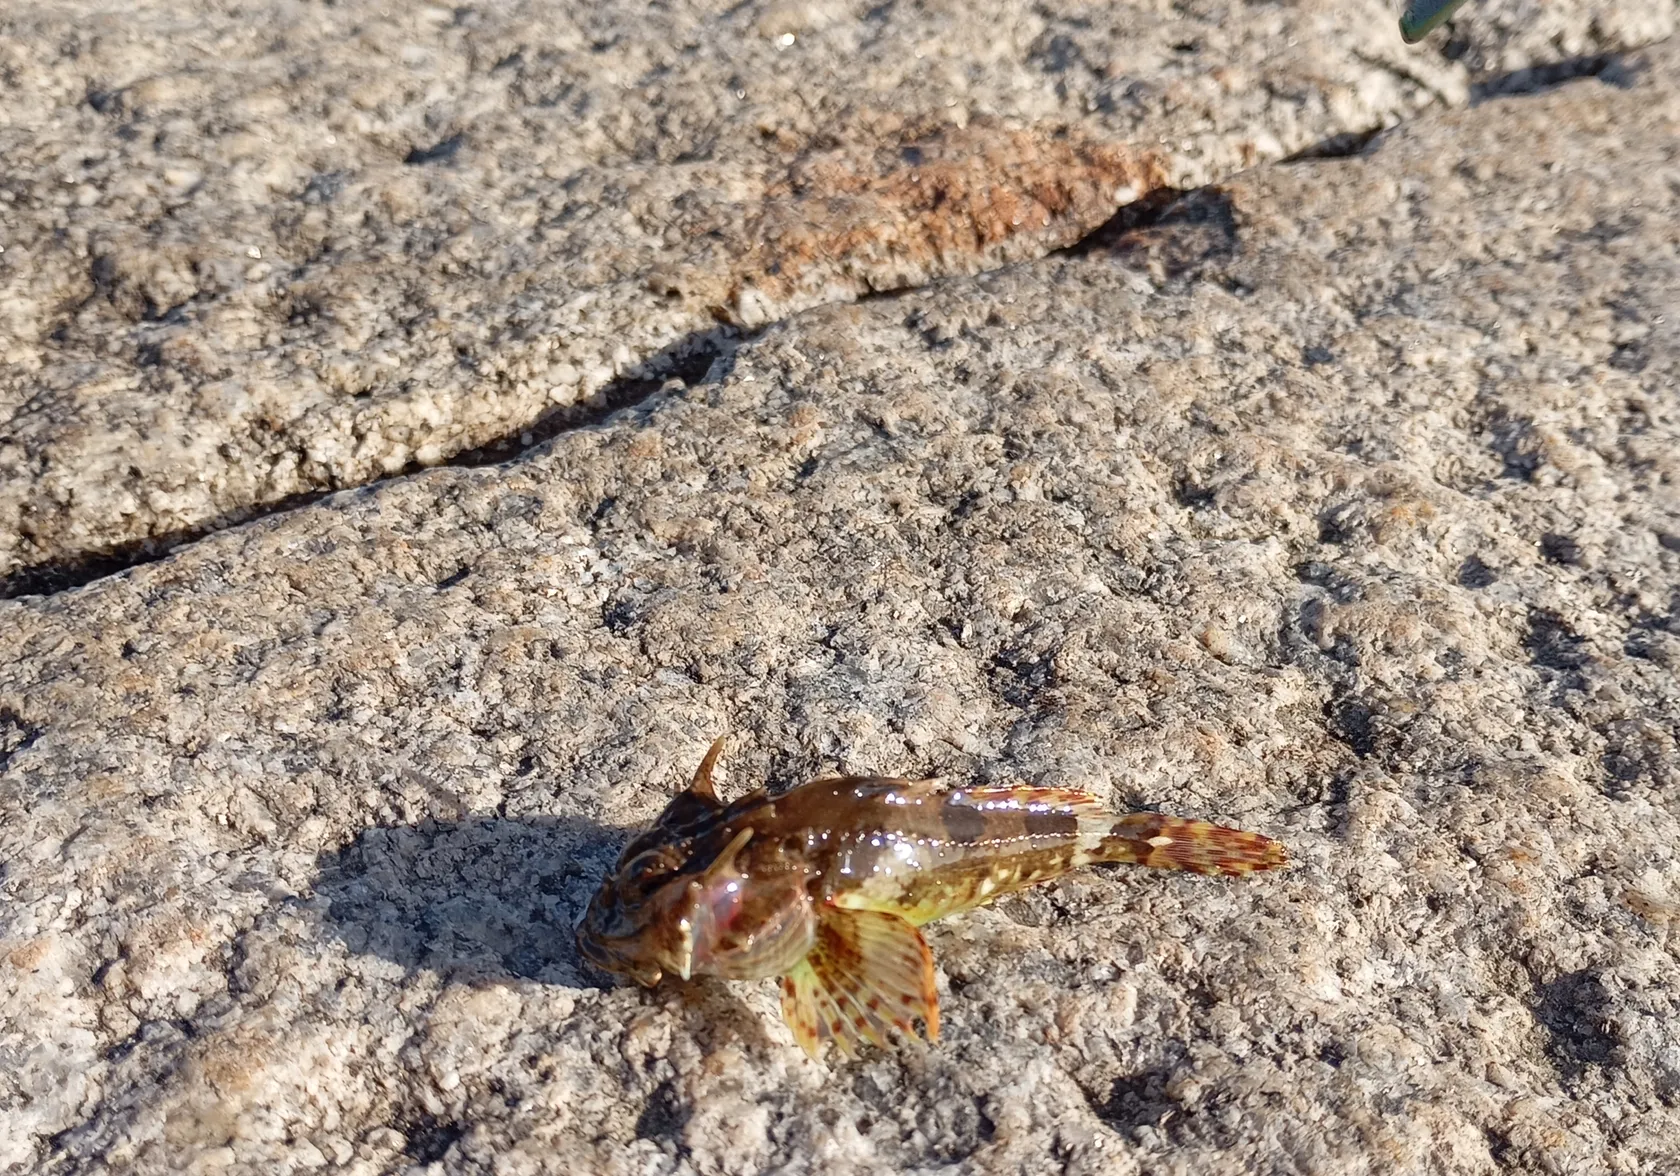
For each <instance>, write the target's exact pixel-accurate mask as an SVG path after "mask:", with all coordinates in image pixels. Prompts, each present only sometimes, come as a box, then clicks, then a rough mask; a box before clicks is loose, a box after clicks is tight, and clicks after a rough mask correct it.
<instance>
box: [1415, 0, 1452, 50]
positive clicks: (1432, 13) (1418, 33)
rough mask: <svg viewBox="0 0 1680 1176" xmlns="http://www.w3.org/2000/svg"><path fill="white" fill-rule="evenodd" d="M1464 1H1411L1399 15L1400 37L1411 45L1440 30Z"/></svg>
mask: <svg viewBox="0 0 1680 1176" xmlns="http://www.w3.org/2000/svg"><path fill="white" fill-rule="evenodd" d="M1463 3H1464V0H1412V2H1411V3H1410V4H1408V5H1407V6H1406V11H1405V12H1402V13H1401V14H1400V36H1401V38H1402V39H1404V40H1405V42H1406V44H1408V45H1413V44H1416V43H1417V42H1419V41H1421V40H1423V39H1424V38H1425V37H1427V36H1428V35H1429V34H1430V33H1432V32H1434V31H1435V30H1436V29H1438V28H1440V27H1441V25H1442V24H1443V23H1444V22H1445V21H1446V19H1447V17H1449V16H1451V15H1452V14H1453V13H1455V12H1457V11H1458V6H1459V5H1460V4H1463Z"/></svg>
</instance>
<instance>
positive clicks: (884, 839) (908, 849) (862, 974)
mask: <svg viewBox="0 0 1680 1176" xmlns="http://www.w3.org/2000/svg"><path fill="white" fill-rule="evenodd" d="M722 748H723V740H722V739H719V740H718V741H717V742H715V743H713V744H712V746H711V748H710V749H709V750H708V751H707V752H706V756H705V758H704V759H703V760H702V761H701V763H700V767H699V769H698V770H697V771H696V772H695V773H694V776H693V778H692V779H691V780H690V781H689V784H688V787H687V788H685V789H684V790H683V791H682V792H680V793H678V794H677V796H676V797H675V798H673V799H672V800H671V802H670V803H669V804H668V805H667V806H666V808H665V811H664V812H662V813H661V814H660V815H659V817H658V818H657V819H656V820H655V821H654V822H653V824H652V825H651V826H650V827H649V828H648V829H647V830H646V831H644V832H642V833H641V834H639V835H638V836H636V837H634V838H633V839H632V840H631V841H630V843H629V844H628V845H626V846H625V848H624V851H623V853H622V854H621V855H620V856H619V859H618V862H617V864H616V865H615V866H614V868H613V870H612V871H611V872H610V873H609V874H608V875H607V877H606V878H605V879H604V880H603V881H602V883H601V885H600V888H599V889H598V890H597V891H596V892H595V894H594V895H593V897H592V898H591V899H590V902H589V905H588V907H587V908H586V909H585V911H584V913H583V915H582V917H581V918H580V919H579V921H578V925H577V942H578V949H579V951H580V953H581V954H582V956H583V958H584V959H585V960H587V961H589V963H591V964H593V965H594V966H596V967H598V968H600V969H602V970H603V971H605V972H609V973H613V974H615V975H618V976H622V977H626V978H629V979H631V980H634V981H635V982H637V983H639V984H642V985H645V986H647V987H652V986H653V985H655V984H658V983H659V982H660V980H661V979H662V978H663V977H664V976H665V975H666V974H667V973H669V974H673V975H675V976H677V977H680V978H681V979H683V980H688V979H690V978H691V977H694V976H702V975H705V976H718V977H722V978H724V979H728V980H762V979H765V978H768V977H777V978H779V980H780V984H781V1012H782V1019H783V1020H784V1021H785V1022H786V1023H787V1026H788V1028H789V1029H790V1030H791V1031H792V1033H793V1037H794V1040H795V1041H796V1042H797V1043H798V1044H799V1046H800V1047H801V1048H802V1049H803V1050H804V1051H805V1053H806V1054H807V1055H808V1056H809V1057H811V1058H812V1059H813V1060H816V1059H818V1058H819V1057H820V1056H821V1055H822V1051H823V1049H824V1046H825V1043H827V1042H833V1043H834V1045H835V1046H836V1047H837V1048H838V1049H839V1051H840V1052H841V1053H842V1054H844V1055H845V1056H847V1057H853V1056H856V1054H857V1053H858V1051H859V1050H860V1048H861V1047H863V1046H864V1045H865V1044H870V1045H875V1046H886V1045H888V1043H889V1041H890V1039H891V1038H892V1037H893V1035H894V1034H895V1033H896V1034H901V1035H903V1036H905V1037H908V1038H914V1037H915V1036H916V1032H915V1024H916V1022H918V1021H919V1022H920V1023H921V1025H922V1026H923V1027H924V1031H925V1034H926V1038H927V1040H928V1041H929V1042H936V1041H938V1040H939V996H938V992H937V990H936V989H935V986H934V965H933V953H932V951H931V950H930V949H929V947H928V944H927V940H926V939H925V938H923V936H922V933H921V931H920V928H921V927H922V926H923V925H924V924H927V923H930V922H932V921H933V920H935V919H943V918H945V917H947V916H950V915H955V914H959V913H961V912H963V911H968V910H972V909H974V908H976V907H979V906H983V905H985V904H986V903H989V902H992V901H993V900H995V899H997V898H1000V897H1001V896H1003V895H1005V894H1009V893H1011V892H1013V891H1017V890H1022V889H1024V888H1026V887H1029V886H1034V885H1037V884H1038V883H1041V882H1047V881H1049V880H1051V879H1053V878H1057V877H1059V876H1061V875H1063V874H1065V873H1067V872H1068V871H1070V870H1073V869H1077V868H1079V867H1081V866H1087V865H1095V864H1100V863H1108V862H1116V863H1129V864H1132V865H1140V866H1150V867H1153V868H1156V869H1168V870H1188V871H1191V872H1193V873H1198V874H1216V875H1227V876H1232V877H1237V876H1241V875H1244V874H1250V873H1254V872H1256V871H1260V870H1273V869H1277V868H1279V867H1281V866H1285V865H1287V864H1288V862H1289V855H1288V853H1287V852H1286V850H1285V849H1284V847H1283V845H1282V844H1280V843H1279V842H1277V841H1274V840H1272V839H1271V838H1269V837H1264V836H1262V835H1260V834H1258V833H1249V832H1245V831H1243V830H1241V829H1231V828H1226V827H1225V826H1222V825H1210V824H1207V823H1206V822H1203V821H1193V820H1186V819H1183V818H1179V817H1171V816H1166V815H1164V814H1161V813H1155V812H1134V813H1128V814H1125V815H1116V814H1114V813H1112V812H1110V811H1109V810H1108V809H1107V808H1106V807H1105V806H1104V805H1102V804H1101V803H1100V802H1099V801H1098V800H1097V798H1096V797H1094V796H1092V795H1090V794H1089V793H1085V792H1080V791H1076V790H1073V789H1068V788H1039V787H1030V786H1023V787H984V788H946V787H944V786H943V785H942V783H941V781H939V780H938V779H900V778H897V777H888V776H837V777H825V778H822V779H817V780H812V781H810V782H808V783H805V784H802V785H799V786H798V787H795V788H792V789H790V790H788V791H787V792H784V793H781V794H780V795H777V796H771V795H769V793H768V792H766V791H764V790H763V789H760V790H759V791H756V792H753V793H752V794H751V795H749V796H744V797H742V798H741V799H739V800H735V801H732V802H730V803H727V804H726V803H724V802H723V801H721V800H719V799H718V797H717V792H716V789H715V787H714V785H713V781H712V773H713V769H714V767H715V766H716V764H717V760H718V756H719V754H720V752H721V751H722Z"/></svg>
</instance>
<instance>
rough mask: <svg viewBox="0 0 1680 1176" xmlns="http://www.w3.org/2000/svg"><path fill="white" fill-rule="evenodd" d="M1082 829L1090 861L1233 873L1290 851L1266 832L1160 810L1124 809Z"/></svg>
mask: <svg viewBox="0 0 1680 1176" xmlns="http://www.w3.org/2000/svg"><path fill="white" fill-rule="evenodd" d="M1086 828H1088V829H1090V830H1091V831H1090V832H1089V833H1087V834H1085V835H1084V836H1083V837H1082V838H1081V840H1082V841H1085V842H1086V844H1087V845H1088V846H1089V848H1088V849H1087V850H1086V853H1085V854H1084V855H1082V856H1084V857H1085V858H1086V860H1088V861H1092V862H1123V863H1126V864H1128V865H1136V866H1149V867H1152V868H1153V869H1157V870H1189V871H1191V872H1192V873H1196V874H1226V875H1230V876H1232V877H1239V876H1241V875H1243V874H1252V873H1254V872H1256V871H1258V870H1275V869H1277V868H1278V867H1280V866H1286V865H1288V864H1289V852H1288V851H1287V850H1286V849H1284V847H1283V845H1282V843H1281V842H1277V841H1273V840H1272V839H1271V838H1270V837H1264V836H1262V835H1261V834H1259V833H1249V832H1247V831H1245V830H1242V829H1231V828H1227V827H1226V826H1224V825H1210V824H1208V823H1207V822H1206V821H1187V820H1185V819H1183V818H1182V817H1169V816H1165V815H1163V814H1161V813H1127V814H1126V815H1125V816H1123V817H1119V818H1116V819H1113V820H1111V821H1109V822H1105V827H1102V828H1091V827H1090V826H1089V825H1087V826H1086Z"/></svg>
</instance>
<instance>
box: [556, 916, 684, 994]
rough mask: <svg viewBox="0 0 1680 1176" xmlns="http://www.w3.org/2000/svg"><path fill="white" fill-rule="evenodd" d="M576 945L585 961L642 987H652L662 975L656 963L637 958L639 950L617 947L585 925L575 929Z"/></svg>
mask: <svg viewBox="0 0 1680 1176" xmlns="http://www.w3.org/2000/svg"><path fill="white" fill-rule="evenodd" d="M632 945H633V944H632ZM577 946H578V954H579V955H581V956H582V957H583V959H584V962H585V963H588V964H590V965H591V966H593V967H594V968H595V969H597V970H598V971H602V972H606V973H607V974H609V975H612V976H623V977H625V978H626V979H630V980H634V981H635V982H636V983H638V984H640V985H642V986H643V987H644V988H652V987H653V986H654V985H655V984H658V983H659V981H660V978H661V977H662V976H663V975H664V972H663V971H662V970H661V969H660V968H659V966H658V965H657V964H651V963H648V962H646V961H645V960H641V959H637V958H636V956H637V955H639V954H640V953H639V952H628V951H623V950H620V949H617V948H615V947H614V946H613V944H612V943H611V941H609V940H603V939H602V938H600V937H599V936H597V935H594V934H592V933H591V932H590V931H589V929H588V928H587V927H582V926H580V927H579V928H578V929H577Z"/></svg>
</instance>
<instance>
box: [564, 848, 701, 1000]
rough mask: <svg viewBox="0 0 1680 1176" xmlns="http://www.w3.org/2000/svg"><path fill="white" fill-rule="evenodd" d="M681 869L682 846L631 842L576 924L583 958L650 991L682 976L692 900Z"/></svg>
mask: <svg viewBox="0 0 1680 1176" xmlns="http://www.w3.org/2000/svg"><path fill="white" fill-rule="evenodd" d="M632 851H635V852H632ZM684 864H685V855H684V854H683V852H682V848H681V847H680V846H674V845H658V844H655V845H652V846H650V847H647V848H642V849H638V846H637V843H634V842H633V843H632V844H631V846H630V847H629V849H627V850H626V851H625V853H624V856H622V857H621V858H619V861H618V865H617V866H616V867H614V869H613V872H612V873H611V874H610V875H608V877H607V878H606V880H605V881H603V882H602V883H601V886H600V889H598V890H596V892H595V895H594V897H593V898H591V899H590V900H589V906H588V908H587V909H586V910H585V911H584V913H583V918H582V919H581V920H580V921H579V922H578V929H577V937H578V950H579V951H580V952H582V953H583V958H584V959H586V960H588V961H589V962H590V963H591V964H594V965H595V966H596V967H597V968H600V969H601V970H602V971H605V972H611V973H613V974H615V975H619V976H626V977H628V978H630V979H632V980H634V981H636V982H637V983H638V984H643V985H646V986H649V987H651V986H653V985H655V984H657V983H659V979H660V977H661V976H662V975H663V974H664V973H665V972H666V971H673V972H677V973H678V974H682V973H683V972H684V971H686V970H687V967H688V963H687V961H688V960H689V959H690V958H691V956H692V933H691V930H690V929H691V928H692V927H693V918H692V911H693V907H694V903H695V895H694V894H693V892H692V887H691V883H692V881H693V878H692V876H690V875H686V874H684V872H683V869H682V867H683V866H684Z"/></svg>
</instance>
